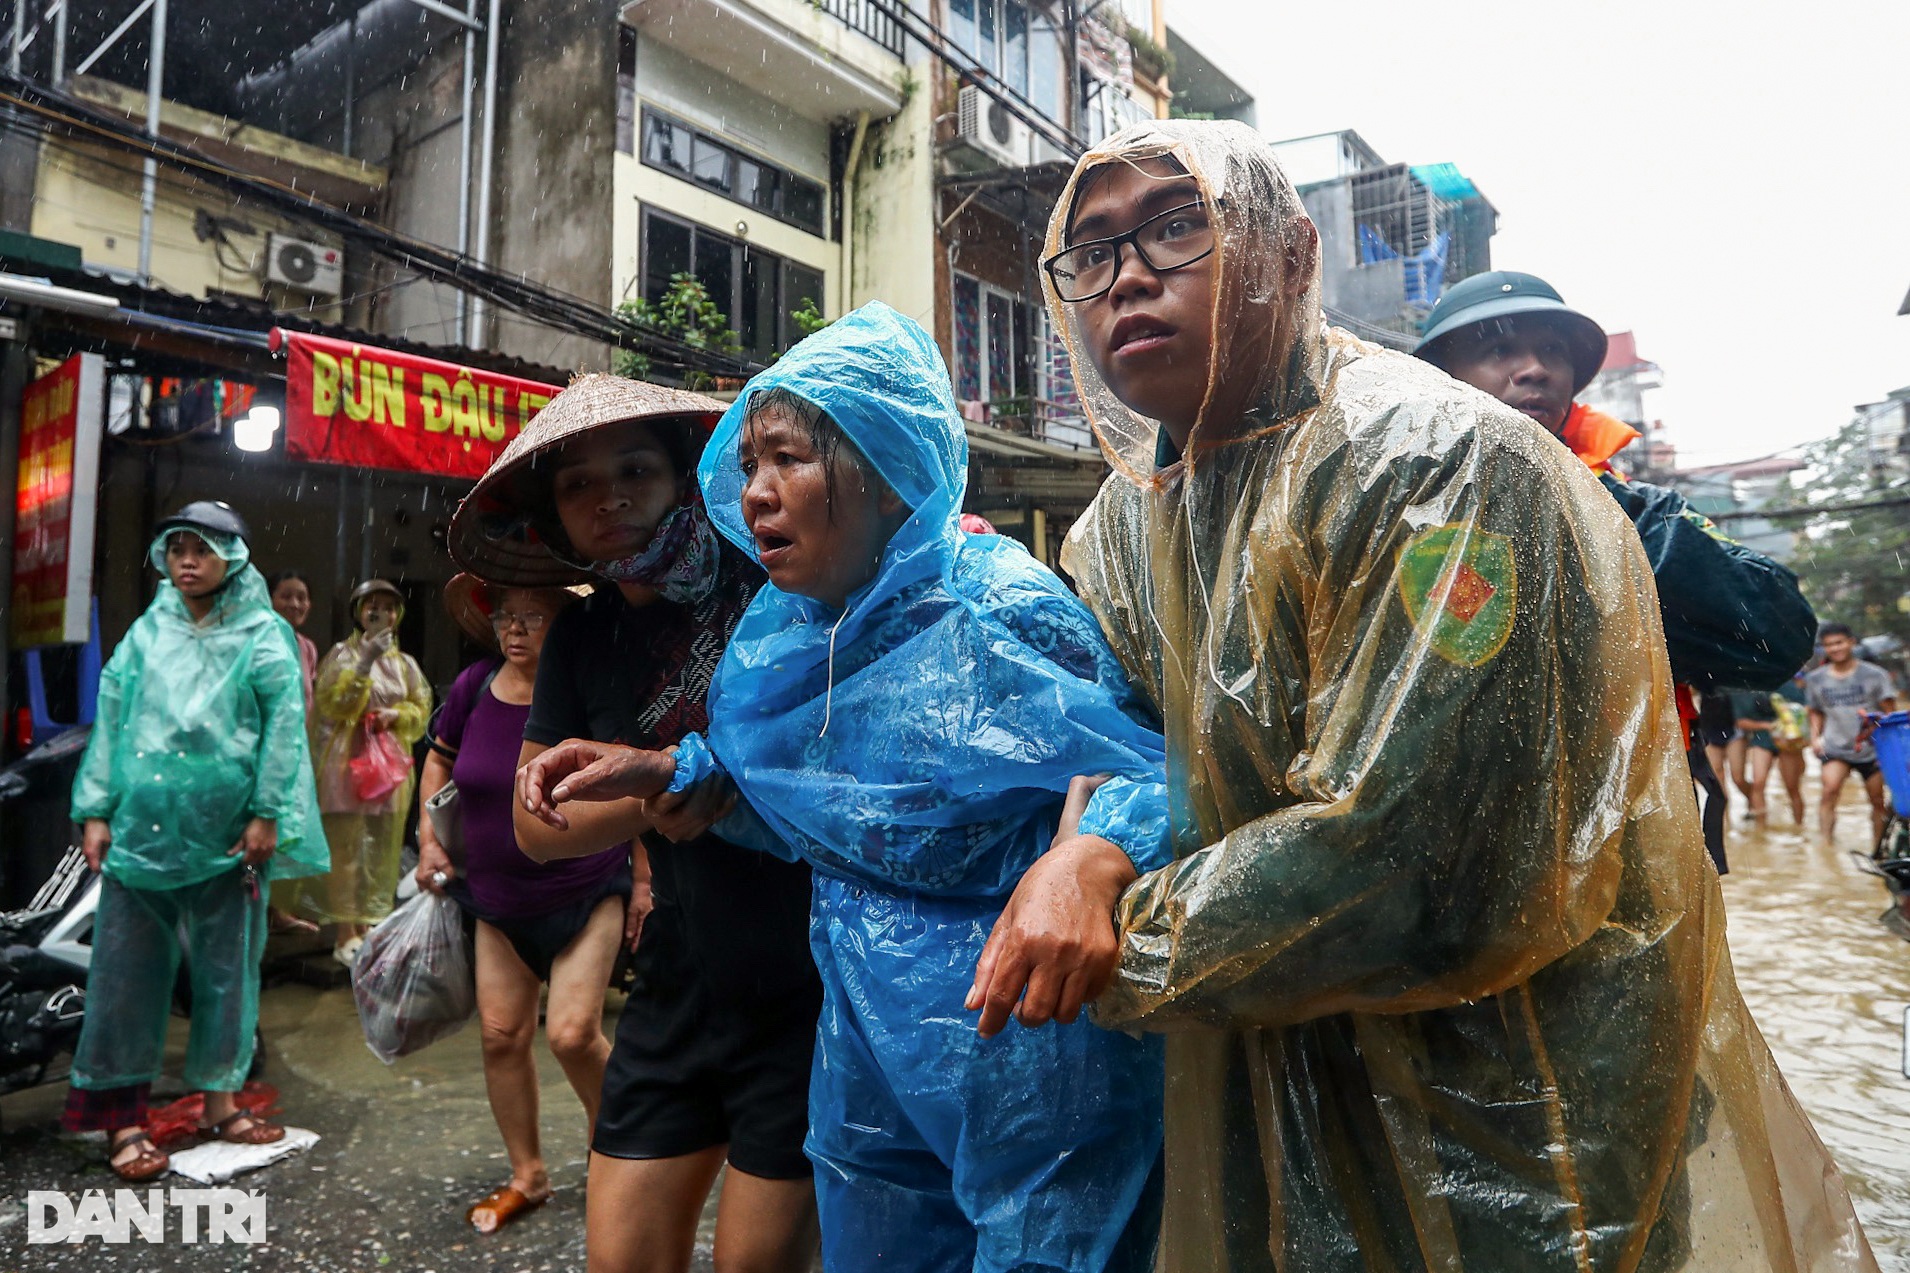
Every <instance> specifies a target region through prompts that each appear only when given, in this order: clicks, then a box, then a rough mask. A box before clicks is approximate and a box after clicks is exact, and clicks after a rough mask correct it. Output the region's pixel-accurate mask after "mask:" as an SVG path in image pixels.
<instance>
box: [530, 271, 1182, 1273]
mask: <svg viewBox="0 0 1910 1273" xmlns="http://www.w3.org/2000/svg"><path fill="white" fill-rule="evenodd" d="M967 466H968V445H967V437H966V434H965V433H964V431H963V426H962V422H961V419H960V417H959V416H958V414H957V412H956V408H955V402H954V395H953V393H952V391H951V389H950V386H949V380H948V373H947V371H946V370H945V369H944V367H943V365H942V361H941V357H940V354H939V353H938V351H937V350H936V349H935V346H934V344H933V343H932V342H931V341H930V339H929V337H928V335H927V333H926V332H924V331H923V330H922V329H921V328H920V327H919V326H917V325H916V324H915V323H913V322H910V321H909V320H908V319H906V318H903V317H902V316H900V315H898V314H896V313H895V312H894V311H892V310H890V309H888V308H887V307H886V306H883V305H879V304H876V305H869V306H866V307H864V308H863V309H860V310H857V311H856V312H855V313H853V314H851V315H849V316H847V317H845V318H843V319H842V320H840V321H838V322H837V323H835V324H834V325H833V326H831V327H829V328H828V329H827V330H825V331H823V332H821V333H819V334H818V335H816V336H813V337H811V338H810V339H808V340H806V341H804V342H803V343H802V344H800V345H798V346H797V347H796V348H795V349H793V350H791V351H790V352H789V353H788V354H787V355H785V356H784V357H783V359H782V360H781V361H780V362H779V363H777V365H776V366H775V367H774V368H772V369H771V370H770V371H767V372H765V373H764V374H762V375H761V376H758V377H757V378H756V379H755V380H754V381H752V382H751V383H750V385H749V386H748V387H747V389H746V390H745V392H744V393H743V395H742V397H741V398H739V399H738V401H737V402H736V404H735V405H734V406H732V407H731V409H730V410H729V412H728V413H727V414H726V415H725V416H724V417H723V420H722V422H721V424H719V425H718V427H717V430H716V433H715V435H714V437H713V438H712V439H711V441H710V444H709V446H708V448H707V449H706V450H705V452H704V455H703V461H702V464H701V467H700V470H699V477H700V479H701V481H702V485H703V490H704V495H705V499H706V502H707V504H708V508H709V511H710V515H711V517H712V518H713V519H714V520H715V521H716V524H717V526H718V527H719V528H720V529H721V530H722V532H723V533H724V534H725V535H726V536H728V537H729V538H730V539H731V540H733V541H734V542H736V543H737V544H738V545H739V546H741V547H743V548H744V549H745V550H746V551H748V552H751V553H753V554H755V555H756V556H757V558H758V560H760V561H761V562H762V564H763V566H764V568H765V569H766V570H767V571H768V573H769V577H770V586H769V587H767V588H765V589H763V591H762V592H761V593H760V594H758V596H757V598H756V600H755V602H754V603H753V604H752V605H751V607H750V609H749V611H748V613H747V614H745V616H744V617H743V620H742V623H741V625H740V626H739V627H738V629H737V631H736V633H735V635H734V636H733V637H732V639H731V642H730V646H729V649H728V652H727V653H726V654H725V656H724V659H723V662H722V665H721V667H720V668H719V670H718V672H717V676H716V681H715V683H714V685H713V687H712V689H711V693H710V730H709V737H708V738H707V739H704V738H701V737H698V736H695V735H692V736H690V737H689V738H687V739H685V740H684V743H683V744H682V745H681V746H680V747H679V748H678V749H677V750H676V754H675V756H674V757H671V756H665V755H662V754H660V753H655V752H635V751H631V750H630V749H627V748H617V747H615V746H611V745H605V744H599V743H584V742H575V743H566V744H564V745H562V746H560V747H558V748H553V749H552V750H551V751H548V752H546V753H544V755H543V756H540V757H539V758H538V759H537V760H536V761H533V762H532V763H531V764H530V765H529V766H527V767H526V768H525V769H524V770H523V771H522V773H521V774H520V796H521V797H522V798H523V799H524V800H525V803H526V806H527V807H528V808H530V809H531V810H532V811H533V812H538V813H540V814H545V813H552V812H554V807H553V805H552V804H551V800H552V798H553V797H554V798H556V799H558V800H561V799H580V798H581V799H596V798H614V797H617V796H626V795H642V796H650V797H656V796H657V795H658V793H660V792H663V791H664V790H665V788H666V786H667V787H668V788H669V791H670V792H671V793H673V794H670V795H664V796H662V797H660V798H659V799H658V800H657V801H656V803H657V804H658V806H659V807H675V806H677V805H679V804H681V803H682V801H684V800H685V799H687V800H688V801H689V802H690V803H692V804H693V805H702V806H703V807H705V808H706V809H707V810H708V811H709V813H710V814H711V815H712V816H715V815H720V817H721V820H720V821H719V822H718V823H717V827H718V831H719V833H720V834H723V835H725V836H726V837H728V838H730V839H732V840H734V841H736V842H738V843H746V844H750V845H752V846H754V847H757V848H761V849H763V850H765V851H767V852H770V853H775V854H778V855H780V856H783V857H800V858H802V859H804V860H806V861H808V862H809V863H810V864H811V865H812V866H813V867H814V872H815V890H814V902H813V906H812V910H811V930H810V946H811V949H812V951H813V953H814V955H815V958H816V962H817V965H818V967H819V969H820V971H821V973H822V979H823V984H824V987H825V996H826V997H825V1000H824V1006H823V1012H822V1019H821V1024H820V1037H819V1039H818V1045H817V1051H816V1060H815V1069H814V1071H813V1080H812V1085H811V1089H810V1132H809V1140H808V1144H807V1149H808V1152H809V1155H810V1157H811V1159H812V1160H813V1161H814V1163H815V1166H816V1181H817V1195H818V1201H819V1204H820V1207H821V1218H822V1228H823V1243H824V1260H825V1263H826V1265H827V1266H828V1267H829V1268H830V1269H831V1270H832V1271H841V1270H854V1269H875V1268H884V1269H909V1270H917V1269H920V1270H955V1269H969V1268H974V1269H991V1270H992V1269H1010V1268H1015V1269H1030V1268H1052V1269H1071V1270H1075V1269H1078V1270H1099V1269H1104V1268H1122V1269H1126V1268H1134V1269H1142V1268H1146V1267H1147V1266H1148V1263H1149V1260H1150V1257H1151V1253H1152V1245H1153V1232H1154V1222H1155V1218H1156V1201H1157V1200H1156V1198H1155V1197H1154V1190H1153V1189H1151V1188H1150V1179H1151V1177H1152V1175H1153V1173H1154V1171H1155V1168H1156V1164H1157V1161H1158V1158H1159V1149H1160V1107H1161V1090H1160V1084H1161V1070H1160V1066H1161V1061H1160V1054H1159V1051H1158V1041H1157V1040H1140V1039H1135V1038H1130V1037H1128V1036H1126V1035H1121V1034H1114V1033H1109V1032H1105V1031H1102V1030H1100V1029H1098V1028H1097V1027H1095V1026H1093V1025H1091V1024H1089V1023H1088V1022H1087V1021H1085V1020H1077V1019H1076V1014H1077V1012H1078V1010H1079V1006H1080V1003H1081V1001H1082V1000H1083V999H1084V998H1088V997H1092V995H1093V994H1094V993H1096V992H1098V990H1099V988H1100V984H1101V983H1102V982H1104V980H1105V977H1106V973H1107V971H1108V969H1109V968H1111V961H1108V962H1107V963H1105V964H1100V965H1098V966H1093V965H1094V961H1092V960H1089V961H1086V962H1079V961H1077V962H1074V963H1068V964H1066V965H1063V966H1057V967H1052V968H1044V969H1039V970H1037V971H1036V972H1035V974H1034V976H1033V977H1032V978H1031V979H1030V980H1029V989H1028V993H1027V996H1026V998H1025V999H1024V1000H1023V1001H1022V1014H1021V1015H1022V1019H1023V1020H1024V1021H1025V1022H1030V1023H1033V1022H1038V1021H1043V1020H1046V1019H1048V1018H1050V1017H1052V1018H1053V1019H1055V1020H1056V1021H1057V1022H1060V1023H1061V1024H1057V1025H1056V1026H1055V1027H1054V1028H1053V1029H1030V1028H1025V1027H1013V1026H1011V1027H1010V1028H1009V1029H1008V1031H1007V1032H1006V1033H1004V1034H1001V1035H1000V1036H998V1037H995V1038H992V1039H991V1038H984V1037H982V1036H981V1035H980V1034H979V1033H978V1032H977V1030H976V1029H975V1023H974V1020H973V1018H972V1017H970V1016H969V1015H967V1013H968V1011H969V1009H968V1008H967V1005H966V1004H965V1001H966V1000H968V999H970V998H971V997H973V996H972V995H971V986H972V984H973V982H974V981H975V970H976V963H977V960H978V958H979V957H980V955H981V951H982V948H983V945H984V943H985V942H986V940H987V937H988V934H989V931H990V928H991V926H992V925H993V924H994V922H995V920H996V918H997V917H998V916H999V915H1000V914H1001V912H1002V909H1003V907H1004V905H1005V904H1006V902H1007V900H1008V898H1009V896H1010V894H1011V893H1012V892H1013V891H1014V889H1015V886H1016V883H1017V882H1018V881H1019V880H1020V879H1021V877H1022V875H1023V873H1024V872H1025V871H1026V870H1027V869H1028V867H1029V866H1030V865H1031V864H1032V863H1033V862H1034V861H1035V860H1036V859H1037V858H1038V857H1040V856H1041V855H1042V854H1043V853H1044V852H1049V853H1053V854H1069V853H1073V852H1075V851H1077V848H1078V847H1079V846H1081V845H1083V844H1091V845H1093V846H1095V847H1097V848H1103V849H1104V848H1105V846H1106V844H1107V843H1110V842H1111V843H1112V844H1113V845H1115V846H1117V847H1118V848H1119V849H1120V850H1122V851H1123V852H1124V853H1125V855H1126V857H1127V860H1128V861H1130V862H1131V863H1132V865H1133V867H1134V868H1135V869H1137V870H1140V871H1146V870H1149V869H1152V868H1154V867H1156V866H1159V865H1162V864H1164V863H1165V862H1166V861H1167V860H1168V851H1167V846H1166V842H1165V832H1166V789H1165V786H1164V758H1163V757H1164V753H1163V750H1162V745H1161V738H1160V735H1159V734H1158V733H1157V732H1156V730H1155V729H1154V727H1153V725H1152V723H1151V722H1149V721H1147V720H1146V719H1145V715H1144V709H1143V708H1142V706H1141V705H1140V702H1139V700H1138V699H1137V698H1136V697H1135V696H1134V695H1133V694H1132V693H1130V691H1129V689H1128V686H1127V684H1126V682H1125V680H1124V679H1123V678H1122V675H1121V673H1120V671H1119V669H1118V667H1117V665H1116V663H1115V661H1114V658H1113V656H1112V654H1111V653H1110V652H1109V651H1108V649H1107V647H1106V645H1105V643H1104V642H1103V640H1102V637H1101V635H1100V631H1099V629H1098V628H1097V627H1096V625H1095V623H1094V621H1093V619H1092V617H1091V616H1090V615H1089V614H1088V612H1087V610H1086V609H1085V608H1084V607H1082V605H1081V604H1080V603H1079V602H1078V601H1076V600H1075V598H1074V597H1073V596H1071V595H1070V594H1069V593H1068V592H1067V591H1066V589H1065V588H1064V587H1063V586H1062V584H1061V582H1060V581H1059V580H1058V579H1057V578H1056V577H1055V576H1054V575H1053V574H1052V573H1051V572H1050V571H1048V570H1047V569H1046V568H1045V567H1043V566H1042V565H1040V564H1039V563H1038V562H1036V561H1035V560H1034V559H1033V558H1032V557H1030V556H1029V555H1028V554H1027V552H1026V551H1024V550H1023V549H1022V548H1021V547H1020V546H1019V545H1018V544H1015V543H1013V542H1012V541H1010V540H1007V539H1003V538H1001V537H998V536H970V535H969V534H967V533H966V532H964V531H963V530H962V529H961V528H960V526H959V518H960V516H961V509H962V496H963V492H964V489H965V487H966V485H967ZM1095 775H1108V777H1107V780H1106V781H1105V782H1102V783H1100V785H1099V786H1098V787H1091V784H1087V783H1078V784H1075V786H1076V790H1077V792H1078V793H1079V794H1078V795H1077V796H1076V798H1075V799H1074V800H1073V801H1068V799H1067V797H1068V794H1069V790H1070V785H1071V783H1072V782H1073V781H1074V780H1075V779H1078V778H1082V777H1086V776H1095ZM732 784H733V787H732ZM1090 789H1091V791H1092V794H1091V795H1090V794H1088V793H1089V791H1090ZM685 793H687V794H685ZM737 796H740V799H738V798H735V797H737ZM1064 806H1065V813H1066V816H1065V817H1064ZM1057 832H1061V834H1057ZM1051 846H1052V847H1051ZM1095 936H1096V937H1097V940H1100V941H1102V942H1103V943H1104V944H1105V945H1106V946H1107V947H1108V949H1109V950H1111V949H1112V922H1111V919H1110V922H1109V924H1108V932H1107V933H1106V934H1097V935H1095Z"/></svg>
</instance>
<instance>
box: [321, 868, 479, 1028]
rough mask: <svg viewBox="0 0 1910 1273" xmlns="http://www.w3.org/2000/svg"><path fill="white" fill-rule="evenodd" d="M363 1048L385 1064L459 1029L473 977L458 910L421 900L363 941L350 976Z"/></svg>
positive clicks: (468, 1012) (470, 1011)
mask: <svg viewBox="0 0 1910 1273" xmlns="http://www.w3.org/2000/svg"><path fill="white" fill-rule="evenodd" d="M351 989H352V997H353V998H354V999H356V1000H357V1001H358V1021H359V1024H360V1025H362V1026H363V1027H364V1030H365V1046H367V1047H369V1048H370V1049H371V1051H372V1055H374V1056H376V1057H377V1058H378V1059H379V1060H381V1061H383V1062H384V1063H385V1064H387V1065H389V1064H391V1063H392V1062H393V1061H395V1060H397V1059H398V1058H399V1057H401V1056H409V1055H410V1054H411V1053H413V1052H416V1051H418V1050H419V1049H420V1048H423V1047H425V1046H427V1045H428V1044H432V1043H436V1042H437V1041H438V1040H439V1039H442V1038H444V1037H445V1036H446V1035H449V1034H456V1033H457V1032H458V1031H459V1030H461V1029H463V1028H464V1025H465V1023H466V1022H468V1021H469V1020H470V1019H471V1018H472V1016H474V1015H475V1014H476V1012H477V977H476V974H475V973H474V972H473V970H472V967H471V954H470V950H469V948H468V947H467V946H466V945H465V941H464V921H463V917H462V915H461V914H460V912H459V910H458V904H457V903H456V902H454V901H452V900H451V899H450V898H448V897H444V896H441V895H440V894H437V893H420V894H418V895H417V896H416V897H414V898H412V899H411V900H410V901H408V902H406V903H405V904H404V905H403V906H400V907H399V908H398V909H397V910H395V911H393V912H392V913H391V916H390V918H388V919H386V920H385V921H384V922H383V923H381V924H379V925H378V927H376V928H374V929H372V930H371V932H370V933H369V934H367V935H366V937H365V944H364V946H363V947H362V948H361V949H360V950H359V952H358V958H357V960H356V961H355V962H354V963H353V964H352V970H351Z"/></svg>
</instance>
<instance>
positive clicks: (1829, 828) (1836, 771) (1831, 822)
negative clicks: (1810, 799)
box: [1817, 760, 1850, 846]
mask: <svg viewBox="0 0 1910 1273" xmlns="http://www.w3.org/2000/svg"><path fill="white" fill-rule="evenodd" d="M1849 776H1850V766H1849V765H1847V764H1845V763H1844V762H1843V761H1841V760H1826V761H1825V762H1824V772H1823V773H1822V774H1821V775H1820V778H1821V781H1822V784H1823V788H1824V793H1823V795H1822V796H1821V797H1820V798H1819V799H1818V801H1817V829H1818V830H1819V831H1821V832H1823V834H1824V843H1825V845H1826V846H1828V845H1829V844H1830V843H1831V842H1832V840H1831V835H1832V833H1833V832H1834V831H1836V830H1837V799H1838V797H1839V796H1841V795H1843V794H1844V779H1845V778H1848V777H1849Z"/></svg>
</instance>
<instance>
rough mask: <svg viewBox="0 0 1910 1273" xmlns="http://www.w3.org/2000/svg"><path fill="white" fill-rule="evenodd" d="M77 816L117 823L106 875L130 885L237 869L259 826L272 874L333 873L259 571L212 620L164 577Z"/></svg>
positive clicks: (291, 683) (114, 692) (119, 660)
mask: <svg viewBox="0 0 1910 1273" xmlns="http://www.w3.org/2000/svg"><path fill="white" fill-rule="evenodd" d="M72 813H73V820H74V821H75V822H84V821H85V820H87V819H88V818H104V819H105V820H106V821H107V823H108V824H109V825H110V826H111V828H112V834H113V842H112V849H111V850H110V851H109V852H108V853H107V855H106V864H105V873H106V875H107V877H108V878H110V879H114V880H117V881H119V883H121V884H123V885H125V886H126V887H128V888H144V889H158V888H178V887H180V886H182V885H186V884H197V883H198V882H200V881H201V880H205V879H209V878H211V877H212V876H214V875H219V874H223V873H224V872H226V871H230V870H233V869H235V868H236V867H237V866H238V865H239V859H238V858H236V857H230V856H227V854H228V852H229V851H230V850H231V848H232V846H233V845H234V844H236V843H237V842H238V840H239V836H240V834H241V833H242V832H243V831H244V830H245V824H246V823H247V822H248V821H250V820H251V819H253V818H255V817H258V818H271V819H273V820H275V821H276V822H277V823H278V852H277V853H275V854H274V855H273V857H272V860H271V863H270V865H269V868H268V869H269V872H270V874H271V876H272V877H273V878H277V879H291V878H294V877H297V876H302V875H311V874H314V873H316V872H320V871H323V870H325V869H326V866H327V863H328V861H329V855H328V854H327V852H326V847H325V837H324V833H323V831H322V829H321V827H320V825H319V815H318V801H317V796H316V793H315V792H314V791H313V787H312V767H311V762H310V759H309V756H308V753H307V751H306V739H305V689H304V678H303V676H302V675H301V673H300V671H299V662H298V647H297V646H296V645H295V644H293V640H292V629H291V627H290V625H288V624H287V623H286V622H285V620H284V619H281V618H280V617H279V616H278V615H277V614H276V613H275V612H274V611H273V609H272V599H271V597H270V595H269V594H268V593H267V592H266V588H265V580H264V579H263V578H262V577H261V576H260V575H259V572H258V570H257V569H256V568H254V567H253V566H251V565H249V564H242V565H240V566H238V567H235V568H234V577H233V578H232V581H231V582H230V583H228V584H227V585H226V587H225V589H224V590H223V591H222V592H221V593H220V594H219V598H218V600H217V602H216V603H215V604H214V606H213V609H212V613H211V614H210V615H208V616H207V618H206V621H205V622H204V623H194V622H193V620H192V616H191V615H190V614H188V613H187V612H186V605H185V602H184V601H183V600H182V599H181V598H180V596H179V593H178V591H177V590H175V589H174V588H173V586H172V584H171V583H170V582H167V581H165V580H161V581H160V584H159V593H158V595H157V596H156V597H154V598H153V603H152V604H151V605H150V606H148V607H147V608H146V612H145V613H144V614H142V615H140V616H139V618H137V619H135V620H134V621H133V626H132V627H131V628H130V629H129V630H128V631H127V633H126V637H125V639H124V640H122V641H121V642H120V643H119V648H118V649H116V650H114V651H113V657H112V658H111V659H109V660H107V663H106V668H105V671H104V672H102V673H101V675H100V683H99V711H98V716H97V723H96V724H95V725H94V727H93V734H92V737H91V738H90V739H88V740H87V744H86V755H85V757H84V758H83V759H82V760H81V761H80V768H79V773H78V775H77V776H76V777H75V778H74V781H73V803H72Z"/></svg>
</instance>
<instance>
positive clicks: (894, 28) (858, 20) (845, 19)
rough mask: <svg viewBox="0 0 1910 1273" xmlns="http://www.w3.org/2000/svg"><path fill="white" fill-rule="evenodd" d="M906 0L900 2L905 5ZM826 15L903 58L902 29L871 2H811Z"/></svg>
mask: <svg viewBox="0 0 1910 1273" xmlns="http://www.w3.org/2000/svg"><path fill="white" fill-rule="evenodd" d="M905 2H906V0H898V3H905ZM809 3H810V4H813V5H815V6H816V7H817V8H818V9H821V10H822V11H823V12H824V13H827V14H829V15H830V16H831V17H833V18H837V19H840V20H841V22H842V24H843V25H844V26H847V27H849V28H851V29H852V30H856V31H860V32H862V34H864V35H866V36H868V37H869V38H870V39H871V40H874V41H875V42H876V43H877V44H880V45H881V46H882V47H883V48H885V49H887V50H888V51H889V52H891V53H893V54H895V55H896V56H897V57H901V56H902V41H903V35H902V27H901V24H900V23H898V22H897V21H896V20H895V19H894V18H892V17H890V16H889V15H888V14H886V13H884V12H882V11H881V10H880V9H877V8H876V7H875V6H874V5H873V4H870V3H869V0H809Z"/></svg>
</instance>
